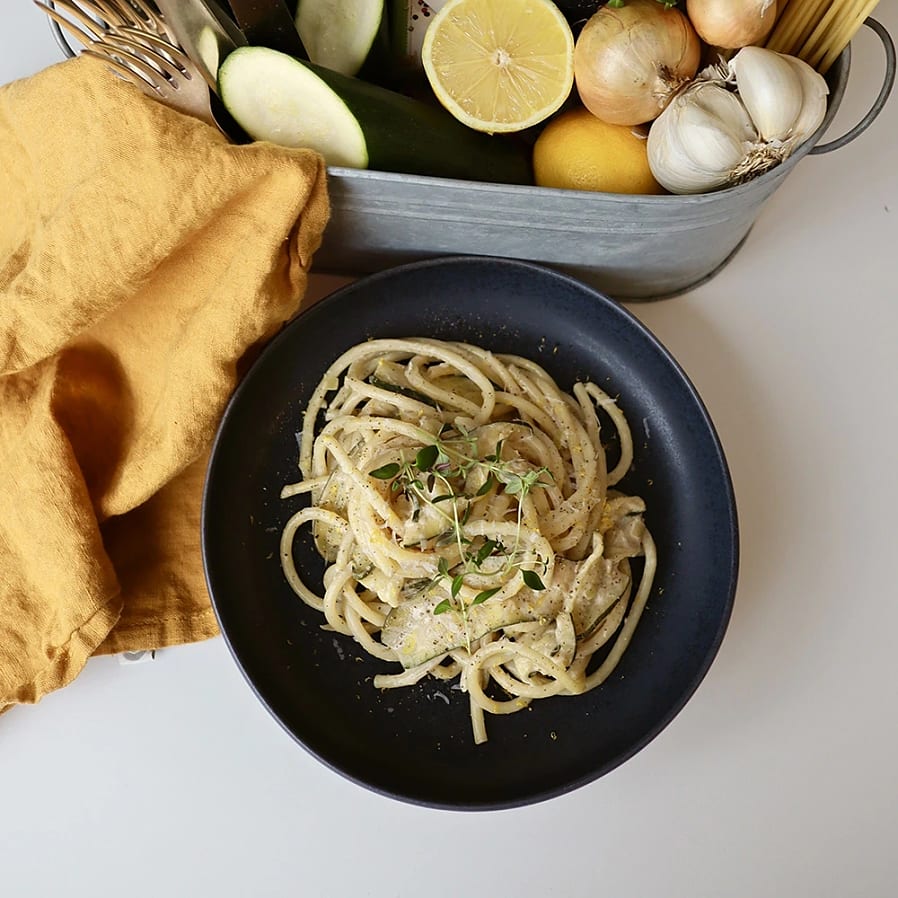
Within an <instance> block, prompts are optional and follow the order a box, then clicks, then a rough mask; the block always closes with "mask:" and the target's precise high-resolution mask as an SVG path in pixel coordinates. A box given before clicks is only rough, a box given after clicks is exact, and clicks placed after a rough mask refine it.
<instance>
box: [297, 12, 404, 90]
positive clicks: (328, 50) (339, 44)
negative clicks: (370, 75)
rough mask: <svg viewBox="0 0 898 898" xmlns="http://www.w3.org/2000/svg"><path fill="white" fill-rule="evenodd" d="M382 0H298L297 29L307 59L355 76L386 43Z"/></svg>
mask: <svg viewBox="0 0 898 898" xmlns="http://www.w3.org/2000/svg"><path fill="white" fill-rule="evenodd" d="M386 19H387V17H386V10H385V8H384V0H299V6H298V7H297V10H296V30H297V31H298V32H299V36H300V37H301V38H302V42H303V44H304V45H305V48H306V51H307V52H308V54H309V59H310V60H311V61H312V62H314V63H316V64H317V65H322V66H324V67H325V68H328V69H333V70H334V71H335V72H340V73H341V74H343V75H357V74H358V73H359V72H360V71H361V70H362V69H363V68H364V67H365V63H366V62H367V61H368V59H369V57H372V56H378V55H380V56H383V55H384V50H385V47H386V44H387V22H386Z"/></svg>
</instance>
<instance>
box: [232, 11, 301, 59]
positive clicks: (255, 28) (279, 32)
mask: <svg viewBox="0 0 898 898" xmlns="http://www.w3.org/2000/svg"><path fill="white" fill-rule="evenodd" d="M228 5H229V6H230V7H231V9H232V10H233V12H234V18H236V20H237V24H238V25H239V26H240V28H241V29H242V31H243V33H244V34H245V35H246V40H247V41H248V42H249V43H250V44H252V45H253V46H254V47H270V48H271V49H272V50H280V51H281V52H282V53H288V54H289V55H290V56H298V57H299V58H300V59H308V58H309V54H308V53H306V48H305V47H304V46H303V44H302V40H301V39H300V36H299V32H298V31H297V30H296V23H295V22H294V21H293V16H292V15H290V10H289V9H288V8H287V4H286V3H284V0H228Z"/></svg>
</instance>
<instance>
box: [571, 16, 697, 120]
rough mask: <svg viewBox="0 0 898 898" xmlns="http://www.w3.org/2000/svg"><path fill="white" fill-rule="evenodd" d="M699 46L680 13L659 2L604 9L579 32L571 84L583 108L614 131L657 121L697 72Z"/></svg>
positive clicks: (693, 31)
mask: <svg viewBox="0 0 898 898" xmlns="http://www.w3.org/2000/svg"><path fill="white" fill-rule="evenodd" d="M700 56H701V41H699V38H698V35H697V34H696V33H695V29H694V28H693V27H692V25H690V23H689V20H688V19H687V18H686V16H685V15H683V13H681V12H680V11H679V10H676V9H668V8H666V7H665V6H664V5H663V4H662V3H659V2H658V0H627V2H626V5H625V6H622V7H620V8H619V9H618V8H614V7H610V6H604V7H602V8H601V9H600V10H599V11H598V12H597V13H595V15H593V16H592V17H591V18H590V20H589V21H588V22H587V23H586V24H585V25H584V26H583V30H582V31H581V32H580V36H579V37H578V38H577V44H576V46H575V48H574V79H575V81H576V84H577V92H578V93H579V94H580V99H581V100H582V101H583V105H584V106H586V108H587V109H588V110H589V111H590V112H591V113H592V114H593V115H594V116H596V117H597V118H600V119H602V121H605V122H609V123H611V124H614V125H639V124H642V123H644V122H650V121H652V120H653V119H655V118H657V117H658V116H659V115H660V114H661V111H662V110H663V109H664V107H665V106H667V104H668V103H669V102H670V100H671V98H672V97H673V95H674V94H675V93H676V92H677V91H678V90H679V89H680V88H681V87H683V85H685V84H687V83H688V82H689V81H690V80H691V79H692V78H693V77H694V76H695V73H696V72H697V71H698V65H699V59H700Z"/></svg>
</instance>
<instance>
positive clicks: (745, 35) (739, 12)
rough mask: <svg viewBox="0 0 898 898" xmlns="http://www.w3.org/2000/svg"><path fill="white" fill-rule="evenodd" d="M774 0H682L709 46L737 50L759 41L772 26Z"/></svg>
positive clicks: (774, 19) (774, 12) (687, 12)
mask: <svg viewBox="0 0 898 898" xmlns="http://www.w3.org/2000/svg"><path fill="white" fill-rule="evenodd" d="M776 10H777V3H776V0H686V15H687V16H689V21H690V22H692V27H693V28H695V30H696V31H697V32H698V35H699V37H700V38H701V39H702V40H703V41H704V42H705V43H706V44H710V45H711V46H712V47H720V48H721V49H727V50H738V49H739V48H740V47H747V46H748V45H749V44H759V43H761V41H763V40H764V38H765V37H767V35H768V34H769V33H770V31H771V30H772V29H773V24H774V22H775V21H776Z"/></svg>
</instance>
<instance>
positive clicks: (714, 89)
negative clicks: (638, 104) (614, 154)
mask: <svg viewBox="0 0 898 898" xmlns="http://www.w3.org/2000/svg"><path fill="white" fill-rule="evenodd" d="M757 142H758V132H757V131H756V130H755V128H754V125H752V122H751V119H750V118H749V115H748V111H747V110H746V108H745V106H744V105H743V104H742V101H741V100H740V99H739V97H737V96H736V94H735V93H733V91H730V90H727V88H726V87H725V86H723V85H722V84H719V83H717V82H715V81H705V80H697V81H695V82H694V83H693V85H692V86H690V87H689V88H687V89H686V90H685V91H683V92H682V93H680V94H678V95H677V96H676V97H674V99H673V101H672V102H671V103H670V105H669V106H668V107H667V109H665V110H664V112H662V113H661V115H660V116H659V117H658V118H657V119H656V121H655V122H654V123H653V124H652V127H651V130H650V131H649V139H648V144H647V150H648V156H649V166H650V167H651V169H652V174H653V175H654V176H655V180H657V181H658V182H659V183H660V184H661V185H663V186H664V187H665V188H667V189H668V190H669V191H670V192H671V193H704V192H705V191H707V190H713V189H714V188H716V187H722V186H723V185H725V184H727V183H729V181H730V180H731V178H732V176H733V172H734V171H736V170H737V169H738V168H739V166H740V165H741V164H742V163H743V161H744V160H745V158H746V156H747V155H749V154H750V152H751V150H752V148H753V147H754V146H755V145H756V144H757Z"/></svg>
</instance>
